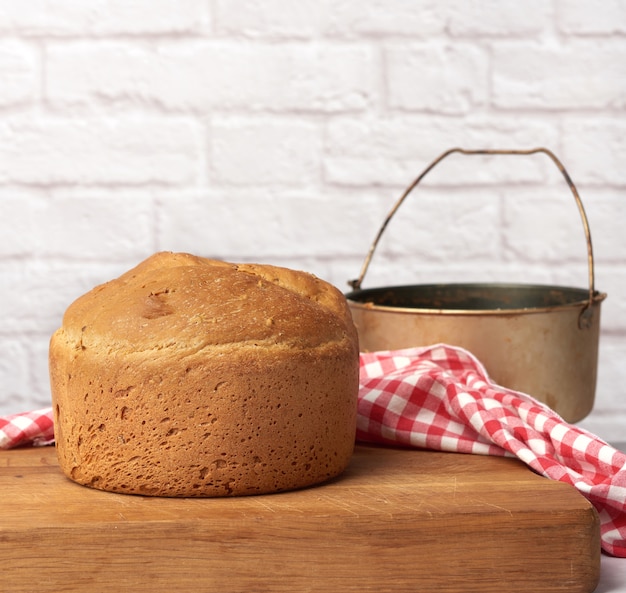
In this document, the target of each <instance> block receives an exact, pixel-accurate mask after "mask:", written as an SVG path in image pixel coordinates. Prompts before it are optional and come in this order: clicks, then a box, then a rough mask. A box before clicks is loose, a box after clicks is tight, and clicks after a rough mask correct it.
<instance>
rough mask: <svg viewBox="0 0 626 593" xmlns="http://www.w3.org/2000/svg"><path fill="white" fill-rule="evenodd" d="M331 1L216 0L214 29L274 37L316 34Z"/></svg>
mask: <svg viewBox="0 0 626 593" xmlns="http://www.w3.org/2000/svg"><path fill="white" fill-rule="evenodd" d="M326 10H328V2H327V1H321V0H300V1H299V2H284V1H283V0H265V1H264V2H257V1H256V0H217V1H216V2H215V29H216V31H217V32H218V33H219V34H220V35H245V36H247V37H269V38H272V39H285V38H296V39H301V38H309V37H313V36H316V35H317V34H318V33H319V32H320V30H321V24H322V22H323V17H324V14H325V11H326Z"/></svg>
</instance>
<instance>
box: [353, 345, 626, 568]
mask: <svg viewBox="0 0 626 593" xmlns="http://www.w3.org/2000/svg"><path fill="white" fill-rule="evenodd" d="M357 440H359V441H362V442H374V443H382V444H394V445H403V446H410V447H420V448H426V449H433V450H437V451H451V452H457V453H477V454H483V455H500V456H514V457H517V458H519V459H521V460H522V461H523V462H524V463H526V464H527V465H528V466H529V467H530V468H532V469H533V470H535V471H536V472H537V473H539V474H541V475H543V476H545V477H547V478H551V479H554V480H560V481H562V482H566V483H568V484H571V485H572V486H574V487H575V488H577V489H578V490H579V492H581V493H582V494H583V495H584V496H585V497H586V498H587V499H588V500H589V501H590V502H591V503H592V504H593V505H594V506H595V508H596V510H597V511H598V513H599V516H600V533H601V542H602V548H603V550H604V551H605V552H607V553H608V554H612V555H614V556H621V557H626V455H625V454H624V453H621V452H620V451H617V450H616V449H614V448H612V447H611V446H609V445H608V444H606V443H605V442H603V441H601V440H600V439H598V438H597V437H596V436H594V435H593V434H591V433H589V432H587V431H585V430H583V429H581V428H578V427H575V426H572V425H570V424H567V423H566V422H565V421H564V420H563V419H562V418H561V417H560V416H558V415H557V414H556V413H555V412H554V411H553V410H551V409H550V408H548V407H547V406H544V405H543V404H541V403H540V402H538V401H536V400H535V399H533V398H531V397H530V396H528V395H525V394H523V393H519V392H517V391H512V390H510V389H505V388H503V387H500V386H499V385H496V384H495V383H493V382H491V381H490V379H489V377H488V375H487V372H486V371H485V369H484V367H483V366H482V364H481V363H480V362H478V360H476V358H474V357H473V356H472V355H471V354H470V353H469V352H467V351H465V350H462V349H459V348H453V347H450V346H445V345H436V346H431V347H428V348H421V349H417V348H413V349H407V350H396V351H388V352H373V353H367V354H361V385H360V392H359V407H358V424H357Z"/></svg>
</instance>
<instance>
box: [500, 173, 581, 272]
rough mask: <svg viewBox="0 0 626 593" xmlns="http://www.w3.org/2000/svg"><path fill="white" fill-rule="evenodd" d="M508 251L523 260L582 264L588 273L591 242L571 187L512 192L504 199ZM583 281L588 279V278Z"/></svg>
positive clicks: (513, 190) (506, 247)
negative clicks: (588, 247)
mask: <svg viewBox="0 0 626 593" xmlns="http://www.w3.org/2000/svg"><path fill="white" fill-rule="evenodd" d="M503 224H504V226H505V229H506V232H505V235H504V236H505V240H506V243H505V249H506V251H507V253H508V257H510V258H515V259H518V258H519V259H521V260H522V261H524V260H526V261H538V262H541V261H543V262H545V263H546V265H550V266H554V265H555V264H556V265H559V264H561V265H562V263H563V262H581V263H582V264H583V265H581V269H583V268H584V269H585V270H586V263H587V241H586V239H585V234H584V230H583V225H582V222H581V218H580V214H579V212H578V208H577V206H576V203H575V201H574V197H573V195H572V194H571V192H570V191H569V189H568V187H567V186H566V185H565V184H564V183H563V187H560V186H559V187H558V188H556V187H552V186H545V187H534V188H513V189H509V191H508V195H506V197H505V198H504V199H503ZM582 278H583V279H584V278H586V276H585V275H583V276H582Z"/></svg>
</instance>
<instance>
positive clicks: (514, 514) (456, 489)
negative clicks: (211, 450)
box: [0, 446, 600, 593]
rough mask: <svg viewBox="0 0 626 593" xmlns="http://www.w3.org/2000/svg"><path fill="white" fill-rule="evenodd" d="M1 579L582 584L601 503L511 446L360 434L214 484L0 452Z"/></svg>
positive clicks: (515, 586) (48, 453)
mask: <svg viewBox="0 0 626 593" xmlns="http://www.w3.org/2000/svg"><path fill="white" fill-rule="evenodd" d="M0 497H1V503H2V504H1V505H0V563H1V566H2V571H1V576H0V590H2V591H6V592H7V593H9V592H10V593H20V592H32V591H37V592H48V591H49V592H54V593H63V592H66V591H81V592H85V591H107V592H117V591H132V592H137V591H139V592H141V591H149V592H151V593H156V592H160V591H167V592H168V593H170V592H174V593H181V592H186V591H194V592H204V591H208V592H211V591H215V592H220V593H225V592H230V591H242V592H244V591H245V592H246V593H253V592H264V591H267V592H272V593H281V592H289V593H297V592H300V591H302V592H304V591H307V592H315V591H324V592H333V593H342V592H344V591H345V592H348V591H350V592H352V591H354V592H357V591H358V592H359V593H364V592H368V591H371V592H376V593H384V592H387V591H388V592H396V591H407V592H408V591H412V592H414V591H428V592H431V591H432V592H434V591H437V592H446V591H451V592H452V591H454V592H455V593H459V592H465V591H476V592H480V593H489V592H491V591H493V592H497V593H501V592H502V591H516V592H521V593H523V592H526V591H528V592H532V593H537V592H538V591H541V592H542V593H549V592H551V591H567V592H568V593H571V592H574V591H581V592H591V591H593V590H594V588H595V587H596V584H597V582H598V578H599V568H600V543H599V542H600V540H599V522H598V517H597V513H596V512H595V510H594V509H593V507H592V506H591V505H590V504H589V503H588V501H587V500H586V499H585V498H584V497H582V496H581V495H580V494H579V493H578V492H577V491H576V490H575V489H574V488H572V487H571V486H568V485H567V484H564V483H560V482H554V481H550V480H547V479H545V478H542V477H540V476H538V475H536V474H534V473H533V472H532V471H530V470H529V469H528V468H527V467H526V466H524V465H523V464H522V463H521V462H518V461H517V460H513V459H504V458H495V457H482V456H474V455H462V454H454V453H436V452H429V451H417V450H402V449H394V448H379V447H369V446H358V447H357V448H356V450H355V454H354V457H353V460H352V462H351V464H350V466H349V468H348V470H347V471H346V472H345V473H344V474H343V475H342V476H340V477H339V478H337V479H335V480H333V481H332V482H329V483H326V484H323V485H321V486H317V487H313V488H308V489H304V490H300V491H295V492H286V493H281V494H272V495H264V496H251V497H241V498H223V499H167V498H151V497H144V496H133V495H124V494H112V493H107V492H100V491H97V490H92V489H89V488H86V487H83V486H79V485H77V484H74V483H73V482H71V481H69V480H67V479H66V478H65V477H64V476H63V475H62V474H61V472H60V470H59V468H58V465H57V463H56V456H55V450H54V448H53V447H43V448H32V449H17V450H11V451H3V452H0Z"/></svg>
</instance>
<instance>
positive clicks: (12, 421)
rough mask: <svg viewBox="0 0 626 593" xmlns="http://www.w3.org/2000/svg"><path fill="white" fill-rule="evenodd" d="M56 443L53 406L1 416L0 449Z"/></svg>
mask: <svg viewBox="0 0 626 593" xmlns="http://www.w3.org/2000/svg"><path fill="white" fill-rule="evenodd" d="M52 443H54V425H53V420H52V408H44V409H42V410H35V411H34V412H26V413H24V414H12V415H11V416H4V417H0V449H12V448H13V447H21V446H25V445H35V446H39V445H51V444H52Z"/></svg>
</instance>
